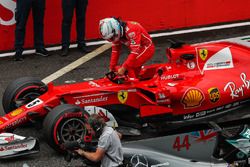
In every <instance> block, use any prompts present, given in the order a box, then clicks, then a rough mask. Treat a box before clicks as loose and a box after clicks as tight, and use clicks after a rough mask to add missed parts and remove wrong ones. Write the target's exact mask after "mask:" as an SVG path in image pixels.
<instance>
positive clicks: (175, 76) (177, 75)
mask: <svg viewBox="0 0 250 167" xmlns="http://www.w3.org/2000/svg"><path fill="white" fill-rule="evenodd" d="M179 76H180V75H179V74H172V75H163V76H161V80H170V79H172V80H173V79H177V78H179Z"/></svg>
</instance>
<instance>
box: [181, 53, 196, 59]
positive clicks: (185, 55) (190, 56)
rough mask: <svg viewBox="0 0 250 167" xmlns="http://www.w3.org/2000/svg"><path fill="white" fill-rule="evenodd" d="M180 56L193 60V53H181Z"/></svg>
mask: <svg viewBox="0 0 250 167" xmlns="http://www.w3.org/2000/svg"><path fill="white" fill-rule="evenodd" d="M181 58H182V59H184V60H193V59H194V58H195V56H194V55H193V54H183V55H181Z"/></svg>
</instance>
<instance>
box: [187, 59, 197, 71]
mask: <svg viewBox="0 0 250 167" xmlns="http://www.w3.org/2000/svg"><path fill="white" fill-rule="evenodd" d="M195 67H196V65H195V62H193V61H189V62H187V68H188V69H190V70H192V69H194V68H195Z"/></svg>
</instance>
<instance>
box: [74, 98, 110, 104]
mask: <svg viewBox="0 0 250 167" xmlns="http://www.w3.org/2000/svg"><path fill="white" fill-rule="evenodd" d="M107 100H108V97H107V96H100V97H95V98H82V99H77V100H76V102H75V104H76V105H79V104H89V103H98V102H104V101H107Z"/></svg>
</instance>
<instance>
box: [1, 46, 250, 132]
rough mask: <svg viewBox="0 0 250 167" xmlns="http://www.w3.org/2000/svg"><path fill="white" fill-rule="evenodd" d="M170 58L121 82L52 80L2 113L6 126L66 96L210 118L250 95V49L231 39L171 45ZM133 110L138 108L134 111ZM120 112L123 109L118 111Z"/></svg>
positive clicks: (82, 102)
mask: <svg viewBox="0 0 250 167" xmlns="http://www.w3.org/2000/svg"><path fill="white" fill-rule="evenodd" d="M167 56H168V58H169V62H168V63H162V64H154V65H150V66H145V67H144V68H143V69H142V70H141V75H140V76H141V77H140V79H139V80H127V81H126V82H125V83H123V84H116V83H113V82H111V81H110V80H109V79H107V78H102V79H98V80H93V81H86V82H81V83H76V84H68V85H60V86H54V85H53V84H52V83H50V84H49V85H48V92H46V93H45V94H43V95H41V96H40V97H39V98H37V99H35V100H34V101H32V102H30V103H28V104H27V105H25V106H22V107H20V108H18V109H16V110H14V111H12V112H11V113H9V114H7V115H5V116H3V117H1V118H0V131H5V130H7V129H9V128H15V127H16V126H18V125H20V124H22V123H24V122H27V121H28V120H29V116H28V114H27V113H30V112H36V113H38V115H39V116H41V117H42V116H45V115H46V114H47V112H49V110H48V109H46V107H49V108H54V107H55V106H57V105H59V104H60V102H61V100H62V99H63V101H64V102H66V103H69V104H75V105H78V106H81V107H84V106H107V105H109V106H112V105H124V106H129V107H131V108H134V109H136V110H138V111H139V116H140V118H142V119H143V118H149V119H150V118H151V117H158V116H159V117H164V116H167V115H168V116H171V117H173V118H175V120H182V121H185V120H192V119H197V118H205V117H206V116H210V115H213V114H215V115H216V114H218V113H220V112H224V111H227V110H231V109H234V108H237V107H238V106H240V105H241V104H244V103H245V102H248V100H249V96H250V68H248V65H249V64H250V51H249V48H248V47H246V46H242V45H238V44H235V43H230V42H218V43H207V44H198V45H183V46H182V47H180V48H175V49H174V48H168V49H167ZM131 112H132V111H131ZM117 115H119V114H117Z"/></svg>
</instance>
